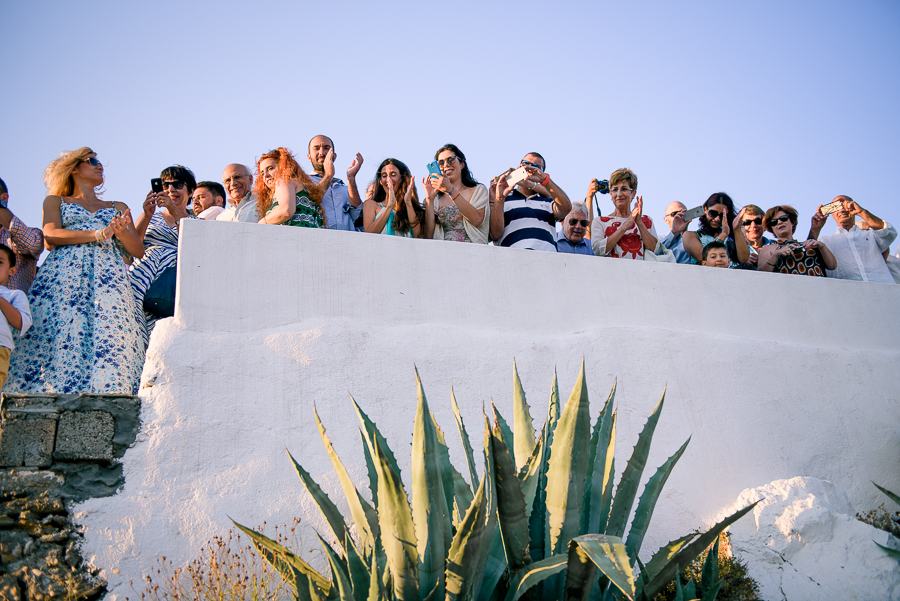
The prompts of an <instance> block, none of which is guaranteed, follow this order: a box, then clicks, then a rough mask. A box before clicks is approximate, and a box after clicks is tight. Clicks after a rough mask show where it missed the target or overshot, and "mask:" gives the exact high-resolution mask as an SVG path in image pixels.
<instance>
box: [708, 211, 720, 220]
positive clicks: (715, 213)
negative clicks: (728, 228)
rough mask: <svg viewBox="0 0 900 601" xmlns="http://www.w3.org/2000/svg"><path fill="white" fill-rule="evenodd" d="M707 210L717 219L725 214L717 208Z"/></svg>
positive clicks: (711, 217)
mask: <svg viewBox="0 0 900 601" xmlns="http://www.w3.org/2000/svg"><path fill="white" fill-rule="evenodd" d="M706 212H707V213H709V218H710V219H716V218H717V217H721V216H722V215H723V213H720V212H719V211H717V210H715V209H706Z"/></svg>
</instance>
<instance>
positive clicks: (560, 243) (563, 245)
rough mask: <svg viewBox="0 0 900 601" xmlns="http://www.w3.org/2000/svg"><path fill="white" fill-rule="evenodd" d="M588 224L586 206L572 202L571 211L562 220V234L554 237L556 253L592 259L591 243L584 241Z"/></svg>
mask: <svg viewBox="0 0 900 601" xmlns="http://www.w3.org/2000/svg"><path fill="white" fill-rule="evenodd" d="M590 223H591V222H590V219H589V218H588V208H587V205H585V204H584V203H583V202H573V203H572V210H571V211H569V214H568V215H566V218H565V219H563V222H562V224H563V225H562V232H560V233H559V234H557V236H556V250H557V252H561V253H570V254H573V255H590V256H592V257H593V256H594V251H593V250H592V249H591V241H590V240H585V239H584V235H585V234H586V233H587V228H588V225H590Z"/></svg>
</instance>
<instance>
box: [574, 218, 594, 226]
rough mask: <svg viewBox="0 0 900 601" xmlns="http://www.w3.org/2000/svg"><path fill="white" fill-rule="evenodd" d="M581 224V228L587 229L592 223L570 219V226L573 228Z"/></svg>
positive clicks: (585, 220)
mask: <svg viewBox="0 0 900 601" xmlns="http://www.w3.org/2000/svg"><path fill="white" fill-rule="evenodd" d="M579 223H580V224H581V227H587V226H588V225H590V223H591V222H590V221H588V220H587V219H569V225H571V226H572V227H575V226H576V225H578V224H579Z"/></svg>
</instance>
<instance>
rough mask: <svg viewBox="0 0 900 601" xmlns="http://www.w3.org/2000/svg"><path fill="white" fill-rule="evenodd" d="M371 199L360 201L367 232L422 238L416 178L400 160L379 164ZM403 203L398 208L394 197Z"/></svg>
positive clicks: (421, 218)
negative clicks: (400, 199)
mask: <svg viewBox="0 0 900 601" xmlns="http://www.w3.org/2000/svg"><path fill="white" fill-rule="evenodd" d="M374 186H375V187H374V189H373V194H372V198H371V199H367V200H366V201H365V203H363V226H364V228H365V231H367V232H368V233H370V234H382V233H383V234H387V235H389V236H405V237H407V238H421V237H422V232H423V231H424V226H423V222H424V221H425V209H423V208H422V205H421V204H419V195H418V193H417V191H416V180H415V178H414V177H413V176H412V174H411V173H410V172H409V167H407V166H406V165H405V164H404V163H403V162H402V161H398V160H397V159H385V160H383V161H382V162H381V165H379V166H378V172H377V173H376V174H375V183H374ZM398 196H400V197H402V199H403V200H402V203H403V205H402V206H401V207H397V203H398V201H397V197H398Z"/></svg>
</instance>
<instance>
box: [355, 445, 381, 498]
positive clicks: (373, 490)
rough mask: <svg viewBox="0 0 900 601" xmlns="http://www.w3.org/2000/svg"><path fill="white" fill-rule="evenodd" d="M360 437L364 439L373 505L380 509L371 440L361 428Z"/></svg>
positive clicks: (363, 447)
mask: <svg viewBox="0 0 900 601" xmlns="http://www.w3.org/2000/svg"><path fill="white" fill-rule="evenodd" d="M359 439H360V440H361V441H362V450H363V456H364V457H365V459H366V473H367V474H368V476H369V493H370V494H371V498H372V505H373V506H374V508H375V510H376V511H377V510H378V472H377V471H376V470H375V460H374V459H372V453H371V451H370V450H369V441H368V440H367V438H366V434H365V432H363V429H362V428H360V429H359Z"/></svg>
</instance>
